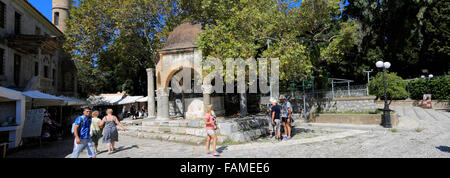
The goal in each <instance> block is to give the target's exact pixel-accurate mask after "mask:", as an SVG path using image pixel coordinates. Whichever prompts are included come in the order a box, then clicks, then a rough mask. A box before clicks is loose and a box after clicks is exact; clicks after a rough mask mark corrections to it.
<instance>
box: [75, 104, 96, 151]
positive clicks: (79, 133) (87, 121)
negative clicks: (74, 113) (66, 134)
mask: <svg viewBox="0 0 450 178" xmlns="http://www.w3.org/2000/svg"><path fill="white" fill-rule="evenodd" d="M91 122H92V120H91V109H89V108H84V109H83V115H81V116H79V117H77V119H76V120H75V123H74V126H73V134H74V136H75V141H74V147H73V152H72V158H78V156H79V155H80V152H81V151H83V149H84V148H85V147H86V150H87V154H88V157H89V158H95V152H94V144H93V142H92V140H91V137H90V135H89V132H90V127H91Z"/></svg>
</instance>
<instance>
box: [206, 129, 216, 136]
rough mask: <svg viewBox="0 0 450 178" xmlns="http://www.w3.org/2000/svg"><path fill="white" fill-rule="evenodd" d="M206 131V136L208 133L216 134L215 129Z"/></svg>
mask: <svg viewBox="0 0 450 178" xmlns="http://www.w3.org/2000/svg"><path fill="white" fill-rule="evenodd" d="M206 133H207V134H208V136H209V135H214V134H216V131H215V130H206Z"/></svg>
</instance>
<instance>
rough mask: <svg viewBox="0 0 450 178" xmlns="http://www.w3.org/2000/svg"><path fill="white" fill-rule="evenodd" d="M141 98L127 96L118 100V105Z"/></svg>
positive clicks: (134, 101)
mask: <svg viewBox="0 0 450 178" xmlns="http://www.w3.org/2000/svg"><path fill="white" fill-rule="evenodd" d="M141 98H143V96H127V97H125V98H124V99H123V100H122V101H119V105H122V104H131V103H136V100H138V99H141Z"/></svg>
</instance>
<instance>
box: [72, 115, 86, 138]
mask: <svg viewBox="0 0 450 178" xmlns="http://www.w3.org/2000/svg"><path fill="white" fill-rule="evenodd" d="M76 121H77V120H76V119H75V121H74V122H73V123H72V130H71V132H72V135H73V134H74V128H75V122H76ZM85 121H86V116H84V115H82V116H81V125H80V126H79V127H78V129H77V131H78V134H80V131H81V127H83V124H84V122H85Z"/></svg>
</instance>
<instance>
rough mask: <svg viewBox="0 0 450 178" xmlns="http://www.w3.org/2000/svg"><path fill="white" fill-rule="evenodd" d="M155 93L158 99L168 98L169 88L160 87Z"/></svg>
mask: <svg viewBox="0 0 450 178" xmlns="http://www.w3.org/2000/svg"><path fill="white" fill-rule="evenodd" d="M155 91H156V95H158V97H161V96H169V93H170V88H169V87H162V88H159V89H157V90H155Z"/></svg>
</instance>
